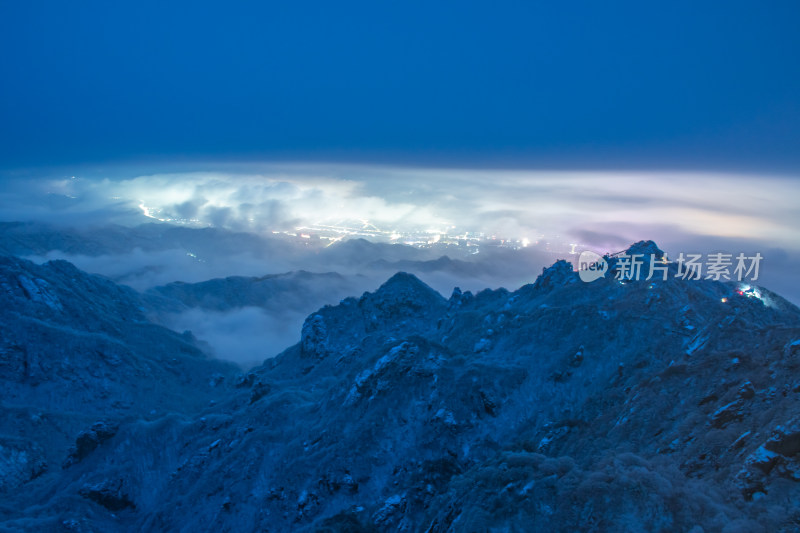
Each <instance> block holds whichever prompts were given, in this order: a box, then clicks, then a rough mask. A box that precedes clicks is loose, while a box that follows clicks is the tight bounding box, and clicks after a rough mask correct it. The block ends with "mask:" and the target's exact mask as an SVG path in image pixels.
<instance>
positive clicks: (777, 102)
mask: <svg viewBox="0 0 800 533" xmlns="http://www.w3.org/2000/svg"><path fill="white" fill-rule="evenodd" d="M701 4H702V5H701ZM798 27H800V3H798V2H796V1H790V2H759V3H755V2H725V3H698V2H658V3H657V2H641V1H637V2H614V3H607V2H570V3H563V2H538V3H534V2H492V3H488V2H376V1H370V2H282V3H277V2H258V3H256V2H253V3H243V2H229V3H224V4H223V3H214V4H212V3H208V2H183V3H179V2H142V1H137V2H105V1H104V2H89V1H82V2H39V1H8V0H3V1H2V2H0V50H1V52H0V73H1V74H0V75H2V83H0V124H2V127H0V168H5V169H9V168H15V167H17V168H19V167H31V166H43V165H53V166H55V165H65V164H78V163H93V162H107V161H125V160H127V161H141V160H148V159H152V160H175V159H181V158H183V159H187V160H192V159H202V158H212V159H218V160H219V159H225V160H267V159H275V160H318V161H343V162H386V163H398V162H400V163H404V164H428V165H439V164H453V163H454V162H455V163H458V164H469V165H473V166H481V165H488V166H518V167H530V168H536V167H539V168H547V167H569V168H579V167H580V168H617V167H620V168H621V167H645V168H686V167H691V168H697V169H720V170H732V169H734V170H736V169H747V170H778V171H795V170H797V168H798V167H800V150H799V149H798V143H799V142H800V96H799V95H800V60H798V59H799V58H800V31H798Z"/></svg>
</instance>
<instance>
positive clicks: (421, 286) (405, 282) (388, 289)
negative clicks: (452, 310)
mask: <svg viewBox="0 0 800 533" xmlns="http://www.w3.org/2000/svg"><path fill="white" fill-rule="evenodd" d="M408 293H412V294H414V295H418V296H425V297H428V298H434V299H436V300H442V301H444V297H443V296H442V295H441V294H439V293H438V292H436V291H435V290H433V289H432V288H431V287H429V286H428V285H427V284H425V282H423V281H422V280H420V279H419V278H418V277H417V276H415V275H414V274H409V273H408V272H398V273H397V274H395V275H394V276H392V277H391V278H389V279H388V280H387V281H386V282H385V283H384V284H383V285H381V286H380V287H379V288H378V290H377V291H375V295H376V296H380V297H387V296H391V295H393V294H408Z"/></svg>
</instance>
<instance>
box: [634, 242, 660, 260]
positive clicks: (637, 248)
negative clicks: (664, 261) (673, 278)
mask: <svg viewBox="0 0 800 533" xmlns="http://www.w3.org/2000/svg"><path fill="white" fill-rule="evenodd" d="M624 253H626V254H628V255H634V254H641V255H643V256H645V257H649V256H650V255H654V256H655V258H656V259H661V258H662V257H664V251H663V250H661V248H659V247H658V245H656V243H655V242H653V241H649V240H648V241H639V242H635V243H633V244H631V245H630V246H629V247H628V249H627V250H625V252H624Z"/></svg>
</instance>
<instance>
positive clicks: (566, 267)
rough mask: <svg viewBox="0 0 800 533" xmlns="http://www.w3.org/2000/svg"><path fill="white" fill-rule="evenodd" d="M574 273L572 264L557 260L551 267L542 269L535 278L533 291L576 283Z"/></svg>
mask: <svg viewBox="0 0 800 533" xmlns="http://www.w3.org/2000/svg"><path fill="white" fill-rule="evenodd" d="M576 279H577V277H576V273H575V271H574V270H573V268H572V263H570V262H569V261H566V260H565V259H559V260H558V261H556V262H555V263H553V264H552V265H551V266H549V267H547V268H543V269H542V273H541V275H540V276H539V277H538V278H536V282H534V284H533V288H534V289H546V288H550V287H559V286H562V285H568V284H570V283H574V282H575V281H576Z"/></svg>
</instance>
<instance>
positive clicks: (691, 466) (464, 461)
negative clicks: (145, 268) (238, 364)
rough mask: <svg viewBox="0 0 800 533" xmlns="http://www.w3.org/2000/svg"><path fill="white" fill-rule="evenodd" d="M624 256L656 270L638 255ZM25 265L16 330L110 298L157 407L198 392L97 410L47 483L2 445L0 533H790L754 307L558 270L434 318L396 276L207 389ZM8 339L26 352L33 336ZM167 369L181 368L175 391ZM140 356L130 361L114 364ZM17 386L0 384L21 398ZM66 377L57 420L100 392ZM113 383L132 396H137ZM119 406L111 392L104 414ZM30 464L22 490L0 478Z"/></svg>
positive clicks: (777, 304) (791, 435)
mask: <svg viewBox="0 0 800 533" xmlns="http://www.w3.org/2000/svg"><path fill="white" fill-rule="evenodd" d="M634 250H654V251H656V252H657V248H655V245H653V244H652V243H638V244H637V245H635V248H634ZM20 265H22V266H20ZM15 268H16V269H20V268H22V269H23V270H26V269H27V270H31V269H32V268H33V266H31V265H30V264H27V263H22V262H19V261H16V260H7V262H6V263H4V265H3V271H4V272H6V271H7V270H11V271H13V272H15V273H14V274H13V276H17V277H16V278H14V279H16V280H20V278H19V273H18V271H16V270H14V269H15ZM41 268H43V269H45V270H51V271H53V272H44V271H43V272H42V273H41V276H39V275H38V274H37V276H38V277H37V278H31V276H32V275H33V274H31V275H28V274H25V275H26V276H27V277H28V278H31V279H38V278H39V277H40V278H41V279H43V280H47V282H48V284H49V285H48V286H43V285H41V284H38V285H37V286H38V287H39V292H38V295H39V296H35V295H36V294H37V293H36V291H35V290H33V289H32V288H29V289H28V290H27V293H25V292H24V291H22V287H23V286H25V283H26V282H23V281H21V280H20V281H17V282H16V283H17V285H19V286H20V289H19V290H18V295H17V296H15V298H16V299H15V300H14V302H18V301H19V302H22V301H23V298H25V299H27V300H31V302H33V301H34V300H36V299H37V298H39V299H40V300H41V301H39V302H36V303H30V304H26V305H28V306H29V307H24V308H21V309H19V310H16V311H15V312H16V313H17V315H19V318H18V319H16V320H18V321H21V322H23V321H24V322H25V323H28V322H33V321H34V319H40V318H39V317H40V316H42V317H44V316H46V317H48V318H47V319H48V320H50V321H51V322H54V323H56V322H58V320H59V319H58V318H57V317H58V316H59V315H58V313H62V312H63V313H65V314H66V315H71V313H78V312H82V313H86V311H85V309H84V306H89V308H90V309H96V308H98V307H97V306H98V302H100V301H102V302H108V298H111V302H113V301H114V300H113V299H114V297H115V296H114V294H116V293H114V290H117V291H122V292H124V293H125V294H127V296H125V298H122V297H120V296H117V298H118V300H119V301H120V302H125V303H124V305H122V306H121V308H120V307H119V306H117V305H116V304H113V303H107V305H109V306H110V307H109V308H108V310H105V311H104V313H102V315H103V316H104V317H105V316H109V317H114V319H113V321H112V322H113V324H114V326H115V327H116V328H118V329H119V333H118V334H117V338H122V337H124V338H125V339H126V342H128V340H129V341H130V342H131V343H135V342H137V341H136V339H134V337H138V338H139V341H138V342H140V343H147V344H148V345H150V344H152V343H153V342H154V341H153V339H154V338H158V339H163V340H160V341H158V342H160V343H161V344H159V346H161V347H162V348H163V349H164V351H159V352H158V354H159V355H153V356H152V357H153V360H152V362H150V360H148V364H150V365H151V368H152V370H151V372H153V374H154V375H156V376H159V377H158V383H163V384H164V386H165V387H167V386H168V385H170V384H171V383H172V382H173V381H174V382H176V383H177V382H180V380H184V381H183V382H184V385H185V386H187V387H195V388H194V390H193V391H192V392H191V393H188V392H187V393H186V395H187V397H188V398H191V399H195V400H196V402H195V403H192V402H187V403H185V404H181V405H178V404H176V403H171V402H170V398H169V397H167V395H166V393H165V395H164V396H163V397H161V396H153V397H151V398H148V400H149V401H152V402H153V404H154V405H158V407H156V408H155V410H156V412H155V414H151V412H152V410H149V411H148V410H147V407H149V406H150V405H149V404H148V406H147V407H145V408H144V409H143V410H142V411H140V412H138V413H132V412H126V413H125V414H122V413H117V412H115V411H111V412H108V413H105V414H106V415H107V416H106V417H105V418H104V420H103V424H102V425H96V426H90V425H86V424H84V426H85V427H84V429H83V431H82V432H74V433H73V435H72V439H73V440H74V441H75V442H74V444H73V445H72V448H69V447H66V446H61V445H54V446H53V448H54V449H53V452H52V453H53V455H59V454H60V456H59V457H58V459H60V460H61V461H62V463H63V466H64V467H63V468H61V464H59V462H58V461H57V460H56V459H55V458H53V459H50V460H48V461H47V464H48V465H50V464H51V463H55V466H52V467H50V466H48V467H47V468H41V467H39V466H36V465H39V464H40V463H37V462H35V461H33V463H32V462H31V460H30V459H27V457H33V455H26V456H25V457H26V459H24V460H23V459H20V457H21V456H20V454H19V453H18V452H17V453H16V455H15V453H14V452H8V451H6V450H7V448H3V450H4V452H3V455H2V462H0V465H1V466H0V475H2V476H3V479H9V477H13V479H14V481H12V482H11V483H10V484H9V483H7V484H6V485H2V486H0V488H2V490H3V493H4V494H3V498H4V501H5V503H4V504H3V507H1V508H0V513H2V515H3V521H0V530H7V531H18V530H34V529H36V530H42V529H48V528H49V529H53V530H59V529H60V530H71V531H109V530H123V531H128V530H130V531H139V530H170V531H255V530H258V531H261V530H264V531H394V530H406V531H432V532H433V531H520V530H524V531H575V530H586V531H693V532H694V533H698V532H700V531H727V532H732V531H795V530H797V529H798V527H800V513H799V512H798V511H797V509H798V508H800V507H799V506H798V500H799V499H800V484H799V483H798V481H799V480H800V404H799V403H798V401H799V400H800V377H799V376H800V374H798V365H800V311H798V309H797V308H796V307H794V306H793V305H791V304H789V303H787V302H785V301H784V300H782V299H781V298H780V297H778V296H776V295H774V294H771V293H769V292H767V291H764V290H758V289H755V290H752V289H751V290H745V289H746V287H741V286H740V285H739V284H725V283H719V282H712V281H687V280H681V279H675V278H672V277H670V279H668V280H667V281H660V280H659V281H652V280H651V281H631V282H627V283H620V282H619V281H617V280H615V279H612V278H610V277H609V278H608V279H601V280H598V281H596V282H594V283H591V284H586V283H582V282H580V281H579V279H578V276H577V274H576V273H574V272H572V268H571V266H570V265H569V264H568V263H565V262H557V263H556V264H554V265H553V266H552V267H550V268H549V269H547V270H545V271H544V272H543V273H542V275H541V276H540V277H539V278H538V279H537V281H536V283H534V284H531V285H526V286H524V287H522V288H520V289H519V290H517V291H515V292H509V291H506V290H496V291H488V290H487V291H483V292H480V293H478V294H475V295H473V294H471V293H469V292H464V293H462V292H461V291H458V290H456V291H454V292H453V294H452V296H451V297H450V298H449V299H445V298H443V297H442V296H441V295H440V294H438V293H437V292H435V291H433V290H432V289H430V288H429V287H428V286H426V285H425V284H424V283H422V282H421V281H419V280H418V279H417V278H415V277H414V276H412V275H409V274H403V273H400V274H397V275H395V276H393V277H392V278H391V279H389V281H387V282H386V283H385V284H384V285H382V286H381V287H380V289H378V290H377V291H376V292H374V293H365V294H364V295H363V296H361V297H360V298H347V299H345V300H343V301H342V302H341V303H340V304H338V305H336V306H328V307H324V308H322V309H320V310H319V311H318V312H316V313H313V314H312V315H311V316H309V317H308V319H307V320H306V322H305V324H304V326H303V329H302V341H301V342H300V343H299V344H298V345H296V346H294V347H292V348H290V349H288V350H287V351H285V352H284V353H282V354H280V355H279V356H277V357H275V358H273V359H270V360H268V361H267V362H266V363H265V364H264V365H262V366H261V367H258V368H256V369H254V370H253V371H251V372H249V373H247V374H244V375H241V376H239V378H238V379H236V380H232V379H230V378H228V377H227V375H226V374H225V373H224V372H223V371H221V370H216V369H215V372H216V374H215V375H217V376H220V377H217V378H213V379H211V380H210V381H211V382H215V383H217V386H216V387H210V386H208V383H206V382H207V381H208V380H209V378H208V376H209V372H211V370H212V369H211V368H210V367H211V366H212V363H210V362H209V361H206V360H204V359H203V358H202V357H201V356H199V355H197V354H196V353H195V352H194V351H193V349H192V348H191V343H190V342H189V340H188V339H186V342H183V340H184V339H182V338H181V336H180V335H177V334H174V333H170V332H168V331H165V330H162V329H157V328H156V329H147V328H153V327H154V326H152V325H148V324H146V323H142V324H139V323H137V322H136V320H141V317H140V318H138V319H134V317H133V315H132V316H131V317H130V319H128V318H127V315H126V314H125V313H126V312H131V313H133V314H134V315H135V312H133V311H131V309H132V307H131V306H135V303H134V301H135V298H136V297H137V295H136V294H135V293H132V292H128V291H125V290H124V289H119V288H117V289H114V288H113V287H112V286H111V285H109V286H108V287H106V288H105V289H103V290H104V291H105V292H103V293H102V295H93V296H92V297H87V298H88V299H89V300H90V302H86V303H80V304H77V305H73V306H71V307H69V308H67V307H65V308H64V311H58V310H57V305H56V304H55V303H53V304H52V305H55V306H56V307H53V306H52V305H50V304H48V303H47V302H48V301H50V300H51V299H49V295H53V296H55V297H56V299H57V302H59V303H60V305H62V306H66V305H67V304H66V303H65V302H66V300H68V298H66V294H65V293H63V292H62V291H61V289H59V290H55V289H53V287H61V285H62V283H63V285H64V286H65V287H67V286H70V283H69V282H67V280H68V279H69V278H70V277H73V278H76V279H78V278H79V279H81V280H82V279H83V276H82V275H80V273H74V272H77V271H69V270H68V267H67V266H66V265H61V264H55V265H45V266H44V267H41ZM27 270H26V271H27ZM62 270H66V271H69V272H70V273H69V274H65V275H62V274H57V272H61V271H62ZM23 273H24V272H23ZM4 276H6V279H7V280H9V279H11V278H12V277H13V276H12V274H5V273H4ZM47 276H52V277H51V278H48V277H47ZM58 276H62V277H60V278H59V277H58ZM50 279H52V283H51V281H50ZM88 279H91V280H94V282H95V283H100V281H98V280H97V279H96V278H91V277H89V278H88ZM87 283H88V282H87ZM42 287H45V289H46V291H45V290H42ZM51 303H52V302H51ZM4 307H6V306H4ZM98 309H99V308H98ZM37 313H38V314H37ZM78 316H81V315H78ZM137 316H138V315H137ZM123 317H126V319H125V320H123ZM5 320H6V319H5V317H4V322H3V324H4V326H5V325H6V324H7V322H5ZM93 320H97V322H93V321H92V320H88V319H87V320H85V321H80V322H81V323H82V324H83V323H85V324H86V326H85V329H86V331H87V332H88V333H91V332H96V334H97V335H99V334H100V333H102V334H103V335H104V336H103V340H105V338H106V337H113V336H114V335H115V332H114V331H113V330H108V329H107V328H108V326H106V325H104V323H103V322H102V321H101V320H100V318H99V317H98V318H96V319H93ZM123 322H124V323H126V324H129V326H125V327H124V328H123V327H122V326H120V324H122V323H123ZM20 327H21V326H20V325H18V323H15V322H12V323H11V325H10V326H9V327H8V328H7V329H9V330H10V331H17V330H18V329H19V328H20ZM70 327H72V328H75V327H76V326H75V323H74V322H71V326H70ZM128 327H130V328H133V329H130V330H128V329H127V328H128ZM138 328H145V329H146V331H145V329H138ZM23 331H24V330H23ZM4 334H5V329H4ZM15 334H16V333H15ZM120 335H121V336H122V337H120ZM129 337H130V338H129ZM167 339H171V340H172V341H173V342H174V343H175V344H173V345H170V344H169V343H168V342H167ZM13 342H15V343H16V345H17V346H19V347H20V348H19V349H22V347H23V346H27V344H29V343H31V342H33V339H32V337H27V338H23V339H17V340H14V341H13ZM39 342H42V343H43V344H45V343H49V344H48V345H49V346H50V348H51V350H52V351H50V352H48V353H45V351H44V350H43V351H42V353H41V355H40V358H41V360H44V361H48V362H49V364H51V365H55V364H56V362H57V361H63V360H64V359H65V358H67V353H68V354H69V360H70V361H83V360H84V358H86V357H93V356H92V353H93V352H92V351H90V350H85V349H83V348H82V347H81V346H78V345H75V346H72V345H70V344H68V343H67V344H63V346H64V348H65V350H64V353H63V354H62V353H59V352H56V351H55V348H56V346H58V345H61V344H62V343H61V342H60V341H59V340H58V338H57V337H56V336H53V337H51V338H50V339H49V340H44V341H39ZM97 342H100V341H97ZM12 345H13V344H12V343H6V346H9V347H10V346H12ZM132 346H138V345H135V344H132ZM8 349H9V350H11V348H8ZM26 349H27V348H26ZM181 349H184V350H187V351H186V353H185V354H184V355H183V356H181V357H182V358H181V359H179V360H180V361H181V362H182V363H183V362H184V361H185V362H186V363H185V364H186V367H184V366H182V367H181V368H182V372H176V373H171V372H170V371H169V368H167V367H168V366H169V364H168V361H171V359H170V357H175V356H176V355H175V354H180V350H181ZM137 350H138V348H137ZM101 351H102V350H101ZM140 352H141V350H139V351H136V350H133V349H131V353H126V354H125V357H121V359H123V360H124V361H125V362H123V363H120V365H119V367H121V368H127V367H128V365H130V364H133V363H130V362H129V361H138V360H139V359H138V358H137V357H144V355H142V354H141V353H140ZM166 352H169V354H170V355H166ZM103 353H105V351H104V352H103ZM134 356H136V357H134ZM4 357H5V358H4V359H3V361H6V360H7V359H6V358H7V357H8V356H4ZM98 357H99V356H98ZM157 362H158V363H157ZM81 364H84V365H85V366H91V365H87V364H86V363H81ZM187 367H191V368H194V369H195V370H194V371H193V372H194V373H192V371H190V370H188V368H187ZM22 368H23V370H21V371H20V370H17V371H16V372H17V373H16V374H14V376H15V377H13V378H7V379H8V380H9V381H10V382H15V381H13V380H16V382H20V383H21V382H23V381H24V379H27V378H24V379H23V376H26V375H27V374H26V372H27V371H26V370H24V369H25V368H26V367H24V366H23V367H22ZM159 369H163V370H164V371H163V373H159V372H158V370H159ZM84 370H85V371H84V372H83V373H81V376H80V377H81V379H80V381H79V383H74V384H73V385H71V386H66V385H65V386H64V387H62V388H61V389H60V390H61V391H62V392H61V394H63V397H64V398H67V400H65V401H67V402H73V401H78V400H72V399H70V398H73V397H75V398H78V399H80V398H83V397H84V396H82V395H84V392H83V391H82V389H83V388H88V389H90V390H93V388H94V387H97V386H98V383H102V382H103V379H106V380H109V382H111V381H110V380H111V379H112V378H111V377H110V376H105V375H104V376H94V375H92V374H91V372H90V371H89V370H88V369H84ZM62 372H67V373H69V368H67V369H66V370H62V369H61V367H55V366H54V367H53V368H52V369H51V370H50V371H49V372H45V375H46V376H50V379H56V380H61V379H62V378H61V377H56V375H58V376H60V374H61V373H62ZM120 375H124V374H122V373H120ZM128 376H130V374H128ZM170 376H171V377H170ZM190 376H192V377H193V376H197V380H196V381H192V379H190ZM162 380H163V381H162ZM117 382H125V384H126V385H127V386H128V387H130V388H131V389H132V390H137V389H138V387H143V386H147V383H149V382H150V381H149V380H148V379H144V376H143V378H142V379H133V378H126V379H118V380H117ZM201 383H202V385H201ZM15 386H18V387H20V388H21V387H22V386H23V385H15ZM40 386H41V385H36V387H40ZM30 387H33V385H31V386H30ZM115 387H121V385H119V386H115ZM4 390H5V389H4ZM178 390H179V389H175V390H173V392H177V391H178ZM122 392H125V391H122ZM118 393H121V392H119V391H118V390H117V388H110V389H109V393H108V394H109V397H108V399H107V400H106V401H107V402H111V403H113V401H114V396H115V395H117V394H118ZM26 394H27V396H24V398H22V397H21V399H18V400H15V402H17V403H16V406H15V407H14V409H9V408H8V407H6V400H5V397H4V400H3V411H4V413H12V412H13V413H17V414H15V415H14V416H17V417H18V418H24V417H33V416H35V414H36V413H37V409H39V407H36V408H35V409H34V408H33V407H31V406H33V405H38V404H36V402H37V401H39V400H38V399H37V398H38V397H37V395H36V393H35V392H33V389H31V392H28V393H26ZM131 394H135V393H134V392H131ZM150 395H151V393H147V394H144V395H141V394H140V395H139V396H137V397H143V396H150ZM214 395H216V396H214ZM87 397H88V396H87ZM50 401H52V400H50ZM143 401H145V400H143ZM212 401H213V402H214V403H210V402H212ZM178 403H180V402H178ZM142 412H144V413H147V414H146V415H142V414H139V413H142ZM90 418H91V417H90ZM95 418H96V417H95ZM37 423H38V422H37ZM30 424H34V422H30ZM45 426H46V428H45V429H42V430H41V432H40V433H36V434H31V436H28V437H27V438H28V439H29V441H30V442H31V444H30V446H31V448H33V447H34V446H37V447H39V448H46V447H47V446H48V444H47V442H48V441H47V439H48V438H49V437H48V432H55V431H57V430H56V429H54V428H53V426H52V425H51V424H49V423H48V424H45ZM76 426H80V424H76ZM14 427H16V426H15V425H14V424H13V423H7V424H5V425H4V428H5V429H4V431H6V432H10V431H11V429H10V428H14ZM26 427H27V426H26ZM109 427H111V428H113V429H108V428H109ZM20 431H21V432H22V430H20ZM63 433H64V432H63V430H62V434H63ZM26 435H28V434H27V433H25V432H22V434H21V435H10V437H13V438H14V439H19V438H23V437H25V436H26ZM12 440H13V439H12ZM9 441H10V440H9ZM37 457H38V456H37ZM30 464H34V466H31V467H26V468H28V469H29V470H32V473H30V474H25V475H17V476H16V477H14V475H13V473H14V472H18V471H20V470H24V468H23V466H22V465H30ZM10 473H11V474H10ZM26 478H27V479H26ZM9 487H12V488H11V489H9ZM22 488H24V490H23V489H22Z"/></svg>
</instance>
